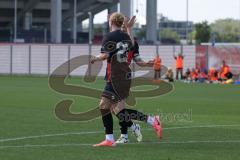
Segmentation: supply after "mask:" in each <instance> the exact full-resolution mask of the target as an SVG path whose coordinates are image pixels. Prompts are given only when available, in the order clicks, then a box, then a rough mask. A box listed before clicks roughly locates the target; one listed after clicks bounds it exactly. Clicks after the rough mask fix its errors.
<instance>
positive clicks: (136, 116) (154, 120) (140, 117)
mask: <svg viewBox="0 0 240 160" xmlns="http://www.w3.org/2000/svg"><path fill="white" fill-rule="evenodd" d="M125 111H126V112H127V113H128V115H129V116H130V118H131V120H137V121H142V122H145V123H147V124H149V125H151V126H152V127H153V128H154V130H155V132H156V134H157V136H158V137H159V138H162V126H161V122H160V119H159V116H150V115H146V114H144V113H142V112H139V111H137V110H134V109H125Z"/></svg>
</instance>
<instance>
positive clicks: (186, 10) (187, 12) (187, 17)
mask: <svg viewBox="0 0 240 160" xmlns="http://www.w3.org/2000/svg"><path fill="white" fill-rule="evenodd" d="M188 7H189V6H188V0H186V19H187V24H186V43H187V44H188Z"/></svg>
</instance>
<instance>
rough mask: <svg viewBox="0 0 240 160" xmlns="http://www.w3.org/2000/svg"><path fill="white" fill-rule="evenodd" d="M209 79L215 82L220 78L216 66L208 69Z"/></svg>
mask: <svg viewBox="0 0 240 160" xmlns="http://www.w3.org/2000/svg"><path fill="white" fill-rule="evenodd" d="M208 80H209V82H210V83H215V82H217V80H218V72H217V70H216V69H215V68H214V67H212V68H210V69H209V71H208Z"/></svg>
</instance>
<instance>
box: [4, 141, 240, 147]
mask: <svg viewBox="0 0 240 160" xmlns="http://www.w3.org/2000/svg"><path fill="white" fill-rule="evenodd" d="M193 143H218V144H219V143H240V140H226V141H218V140H212V141H210V140H209V141H207V140H205V141H193V140H192V141H175V142H174V141H172V142H171V141H170V142H140V143H128V144H125V145H135V144H137V145H146V144H193ZM92 145H93V144H90V143H64V144H31V145H30V144H27V145H9V146H0V149H6V148H45V147H74V146H87V147H91V146H92ZM122 145H123V144H122ZM119 146H121V145H119Z"/></svg>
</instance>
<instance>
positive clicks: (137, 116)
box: [125, 109, 148, 122]
mask: <svg viewBox="0 0 240 160" xmlns="http://www.w3.org/2000/svg"><path fill="white" fill-rule="evenodd" d="M125 111H126V112H128V114H129V115H130V118H131V119H132V120H137V121H142V122H147V119H148V115H146V114H144V113H142V112H139V111H137V110H133V109H125Z"/></svg>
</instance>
